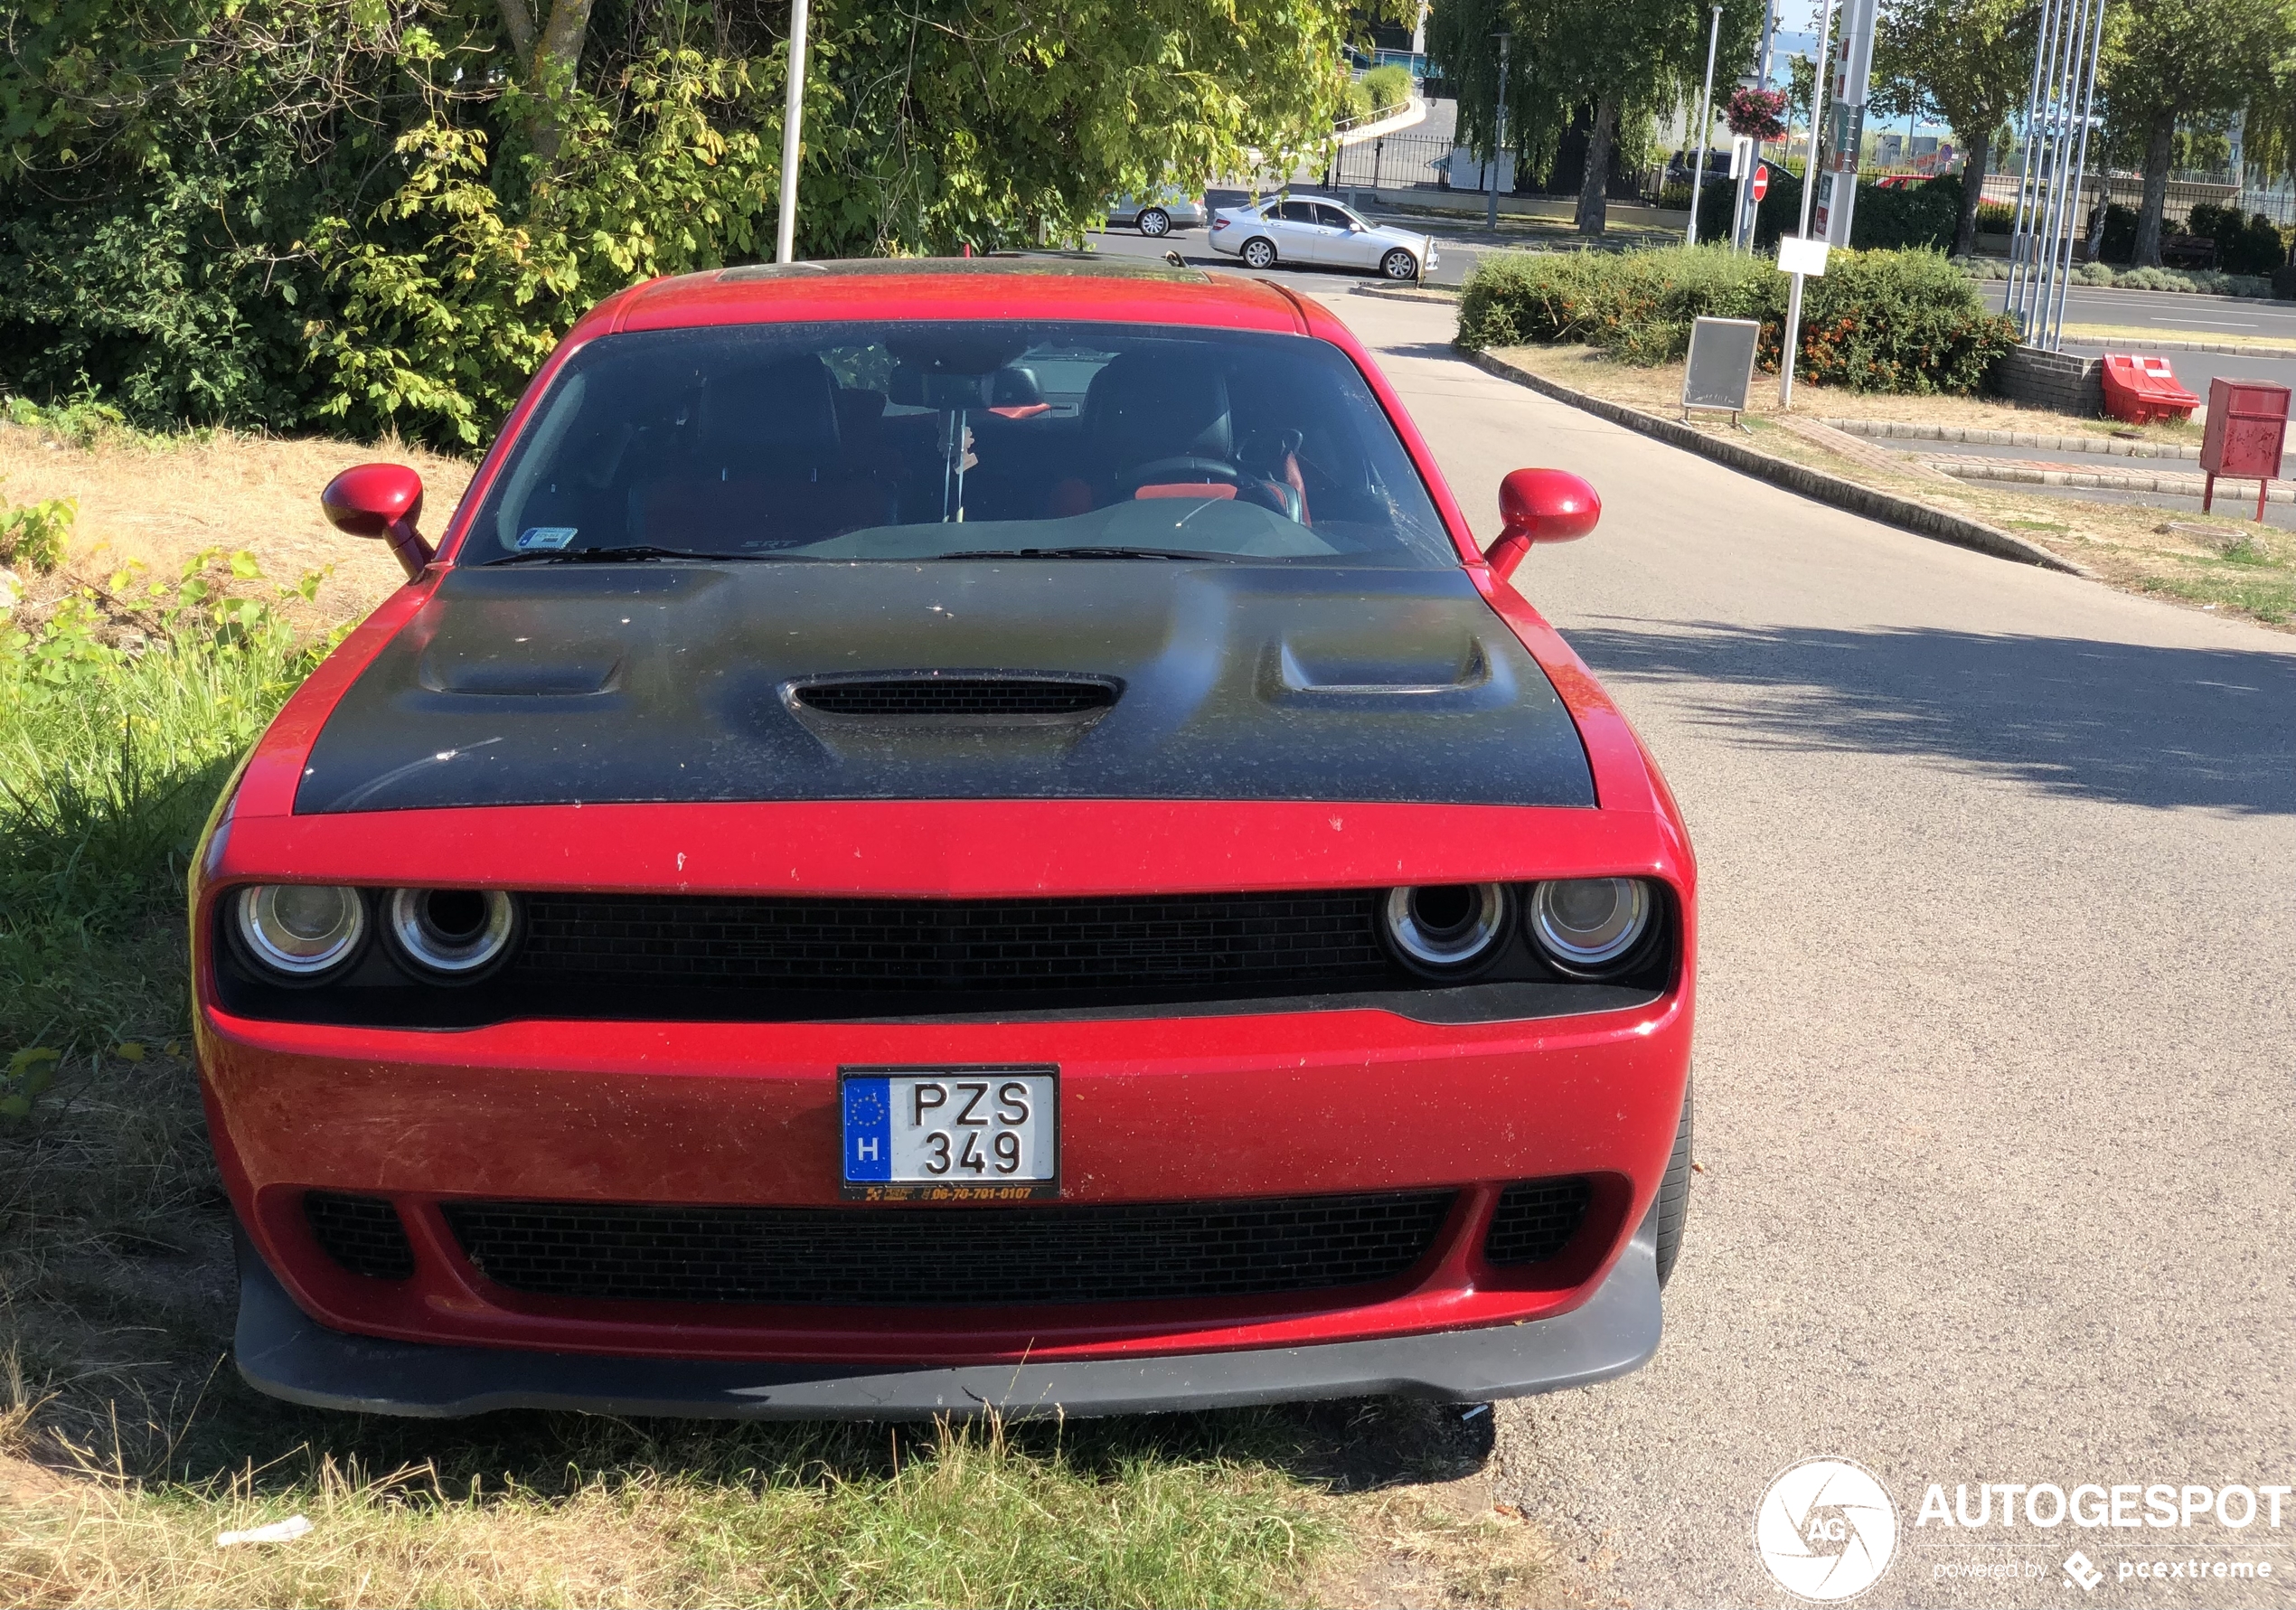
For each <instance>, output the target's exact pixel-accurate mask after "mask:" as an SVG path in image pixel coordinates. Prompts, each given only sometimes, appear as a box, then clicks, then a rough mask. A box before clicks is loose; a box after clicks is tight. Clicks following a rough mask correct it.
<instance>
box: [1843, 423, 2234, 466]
mask: <svg viewBox="0 0 2296 1610" xmlns="http://www.w3.org/2000/svg"><path fill="white" fill-rule="evenodd" d="M1821 423H1823V424H1827V425H1830V426H1832V427H1833V428H1835V429H1836V430H1839V431H1841V432H1843V433H1844V434H1846V435H1849V436H1861V437H1866V438H1870V439H1873V440H1877V441H1901V442H1976V443H1980V444H1981V445H1984V446H1988V447H2038V448H2040V449H2041V450H2043V451H2044V452H2050V453H2086V454H2090V455H2093V456H2094V455H2102V456H2103V457H2112V458H2173V459H2178V460H2186V461H2191V462H2196V463H2197V461H2198V460H2199V457H2200V449H2199V447H2197V446H2194V445H2192V444H2189V443H2186V442H2157V441H2137V440H2131V439H2129V438H2122V437H2112V436H2052V435H2048V434H2047V433H2045V432H2041V431H2033V430H1988V429H1986V428H1983V427H1981V426H1975V425H1928V424H1917V423H1913V422H1909V421H1906V420H1902V419H1826V420H1823V421H1821Z"/></svg>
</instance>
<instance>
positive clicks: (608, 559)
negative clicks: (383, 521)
mask: <svg viewBox="0 0 2296 1610" xmlns="http://www.w3.org/2000/svg"><path fill="white" fill-rule="evenodd" d="M779 557H780V555H778V554H774V553H699V552H696V551H693V550H692V549H689V548H657V547H655V546H654V544H653V543H651V542H636V543H633V544H631V545H629V546H627V547H623V548H568V549H563V550H555V551H548V552H534V553H513V554H512V555H511V556H510V557H509V558H507V559H490V560H487V561H486V566H485V568H489V569H491V568H492V567H494V566H495V565H525V564H565V565H610V564H621V563H624V562H626V561H635V560H648V559H690V560H701V561H702V562H703V563H705V564H716V563H718V562H719V561H720V560H750V559H777V558H779Z"/></svg>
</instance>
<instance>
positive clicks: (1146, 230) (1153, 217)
mask: <svg viewBox="0 0 2296 1610" xmlns="http://www.w3.org/2000/svg"><path fill="white" fill-rule="evenodd" d="M1138 222H1139V225H1140V232H1141V233H1142V234H1143V235H1146V236H1147V237H1149V239H1151V240H1154V239H1156V238H1157V237H1159V236H1162V235H1169V234H1171V233H1172V214H1171V213H1169V212H1165V211H1164V210H1163V209H1162V207H1151V208H1149V209H1148V210H1147V211H1146V212H1143V213H1142V214H1141V215H1140V217H1139V219H1138Z"/></svg>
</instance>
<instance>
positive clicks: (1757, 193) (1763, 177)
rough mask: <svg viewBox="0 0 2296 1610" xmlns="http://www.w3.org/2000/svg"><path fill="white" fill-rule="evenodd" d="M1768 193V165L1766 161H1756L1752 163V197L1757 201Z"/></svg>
mask: <svg viewBox="0 0 2296 1610" xmlns="http://www.w3.org/2000/svg"><path fill="white" fill-rule="evenodd" d="M1769 193H1770V165H1769V164H1768V163H1766V162H1758V163H1756V164H1755V165H1754V199H1755V201H1757V202H1758V201H1760V200H1761V199H1762V198H1763V197H1764V196H1765V195H1768V194H1769Z"/></svg>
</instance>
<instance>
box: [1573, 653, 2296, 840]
mask: <svg viewBox="0 0 2296 1610" xmlns="http://www.w3.org/2000/svg"><path fill="white" fill-rule="evenodd" d="M1595 620H1596V622H1597V624H1595V625H1593V626H1583V627H1580V628H1579V629H1577V630H1574V631H1571V632H1568V633H1567V634H1566V635H1567V636H1568V637H1569V639H1570V641H1571V644H1572V645H1573V646H1575V647H1576V649H1577V650H1578V652H1579V653H1580V654H1582V655H1583V656H1585V658H1586V662H1587V663H1588V664H1590V665H1592V666H1594V667H1595V671H1596V672H1597V673H1600V674H1601V675H1603V676H1604V677H1605V678H1606V679H1610V680H1612V681H1614V682H1617V683H1633V682H1644V683H1664V684H1667V685H1668V686H1669V688H1670V691H1671V692H1674V693H1675V694H1676V695H1677V696H1678V697H1679V698H1680V699H1681V700H1682V701H1683V702H1685V703H1686V704H1687V705H1689V707H1690V708H1691V709H1692V710H1694V711H1697V712H1698V719H1699V720H1702V721H1703V722H1704V724H1706V725H1707V726H1708V728H1710V729H1711V730H1714V731H1715V732H1717V734H1719V735H1721V736H1724V737H1726V738H1727V739H1730V740H1731V741H1735V742H1738V743H1743V744H1747V745H1754V746H1764V745H1768V746H1776V747H1783V748H1787V749H1854V750H1858V751H1863V752H1868V753H1878V754H1890V755H1909V756H1919V757H1927V758H1934V759H1937V760H1942V761H1947V762H1953V763H1958V764H1960V765H1962V766H1965V767H1971V768H1973V769H1976V770H1980V771H1982V772H1985V773H1988V774H1990V775H1992V776H1996V777H2003V778H2006V779H2009V780H2013V781H2016V782H2020V783H2023V784H2026V785H2028V786H2032V787H2035V788H2038V789H2041V790H2044V791H2046V792H2048V793H2052V794H2058V795H2064V796H2070V797H2075V798H2086V799H2100V800H2109V801H2113V802H2115V803H2119V804H2124V805H2148V806H2152V807H2155V808H2158V809H2174V808H2178V807H2180V806H2200V807H2204V808H2208V809H2215V810H2224V811H2233V812H2238V813H2243V814H2272V815H2285V814H2296V654H2271V653H2250V652H2240V651H2235V650H2216V649H2184V648H2150V647H2144V646H2140V645H2131V644H2124V643H2107V642H2098V641H2094V640H2093V639H2088V638H2072V637H2032V636H1993V635H1990V634H1984V633H1976V632H1954V631H1943V630H1935V629H1899V628H1876V629H1872V630H1867V631H1840V630H1823V629H1818V628H1808V627H1783V626H1780V627H1754V626H1728V625H1724V624H1720V623H1717V622H1684V623H1673V622H1668V623H1659V622H1641V621H1633V620H1631V619H1628V618H1625V617H1616V616H1609V617H1595Z"/></svg>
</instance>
